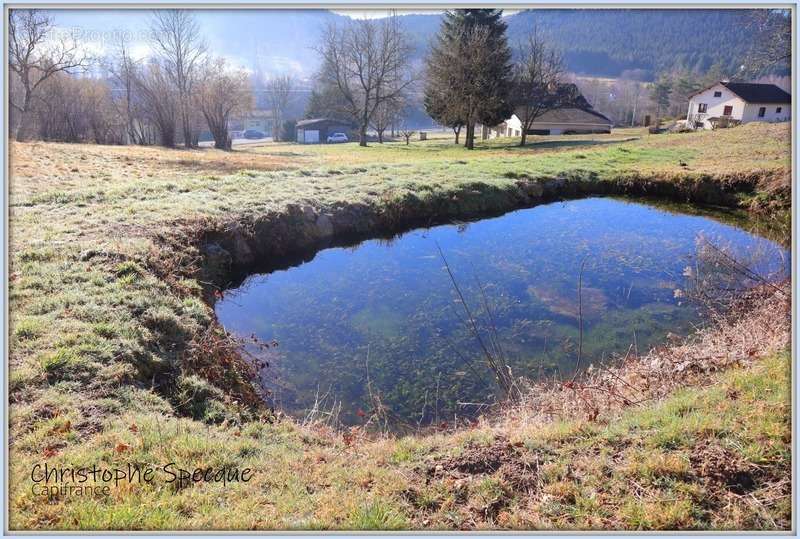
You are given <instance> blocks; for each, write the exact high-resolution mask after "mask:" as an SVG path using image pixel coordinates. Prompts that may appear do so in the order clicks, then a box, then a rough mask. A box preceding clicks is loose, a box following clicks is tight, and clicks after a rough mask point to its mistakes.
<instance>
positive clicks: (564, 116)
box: [486, 107, 613, 138]
mask: <svg viewBox="0 0 800 539" xmlns="http://www.w3.org/2000/svg"><path fill="white" fill-rule="evenodd" d="M522 115H523V113H522V112H518V113H514V114H512V115H511V118H509V119H508V120H506V121H505V122H503V123H501V124H500V125H498V126H495V127H491V128H488V130H487V133H486V134H487V136H488V138H495V137H518V136H520V135H522V119H521V116H522ZM612 125H613V122H612V121H611V120H609V119H608V118H606V117H605V116H603V115H602V114H600V113H599V112H597V111H595V110H593V109H591V108H578V107H570V108H561V109H554V110H548V111H546V112H544V113H543V114H542V115H541V116H538V117H537V118H536V119H535V120H534V121H533V123H532V124H531V126H530V128H529V129H528V134H529V135H577V134H583V133H610V132H611V126H612Z"/></svg>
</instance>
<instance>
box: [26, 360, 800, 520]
mask: <svg viewBox="0 0 800 539" xmlns="http://www.w3.org/2000/svg"><path fill="white" fill-rule="evenodd" d="M790 361H791V360H790V356H789V354H788V353H787V354H778V355H775V356H772V357H770V358H768V359H767V360H765V361H762V362H760V363H758V364H756V365H755V366H753V367H750V368H749V369H736V370H733V371H731V372H729V373H726V374H725V375H723V376H720V377H719V379H718V381H717V383H715V384H713V385H711V386H710V387H707V388H704V389H687V390H683V391H680V392H679V393H677V394H675V395H674V396H673V397H671V398H670V399H668V400H666V401H664V402H661V403H658V404H655V405H652V406H648V407H645V408H641V409H636V410H630V411H628V412H626V413H624V414H623V415H622V417H620V418H619V419H618V420H616V421H614V422H613V423H612V424H601V423H588V422H582V421H569V422H562V423H555V424H550V425H544V426H537V425H533V426H530V427H528V428H520V429H518V430H515V431H513V432H508V431H506V432H496V431H494V430H493V429H491V428H489V427H482V428H476V429H473V430H468V431H462V432H459V433H457V434H447V435H444V434H440V435H432V436H426V437H408V438H401V439H399V440H393V439H387V440H380V441H366V440H360V439H356V440H354V441H349V443H346V440H343V439H342V437H339V436H333V435H325V433H324V432H320V431H312V430H306V429H302V428H300V427H298V426H297V425H295V424H293V423H291V422H282V423H280V424H277V425H267V424H263V423H249V424H247V425H245V426H244V427H241V428H240V427H227V428H225V427H203V426H201V425H199V424H198V423H196V422H192V421H189V420H186V419H175V418H168V417H163V416H161V417H159V416H157V415H155V414H153V413H148V412H145V411H144V410H143V409H142V408H139V409H138V410H137V407H131V408H129V409H127V410H125V411H123V412H121V413H120V415H119V416H118V417H115V418H113V419H110V420H109V428H107V429H106V432H105V433H103V434H100V435H98V436H96V437H93V438H92V439H91V440H90V441H88V442H87V443H85V444H74V443H73V444H70V446H69V447H68V448H67V449H65V450H64V451H62V452H61V453H60V454H59V455H58V456H57V457H54V458H51V459H49V460H48V462H50V463H51V464H58V465H82V464H85V463H93V462H102V463H107V464H108V465H117V466H121V467H124V466H125V465H126V464H127V463H128V462H140V463H153V464H157V463H167V462H173V461H174V462H177V463H179V464H184V465H185V463H192V464H193V465H196V466H203V467H205V466H223V465H228V466H240V467H252V468H254V469H256V470H257V474H256V479H255V480H254V481H253V483H252V484H236V485H232V486H228V487H227V488H225V487H223V486H222V485H205V484H202V485H195V486H191V487H189V488H185V489H183V490H181V491H179V492H175V489H173V488H172V487H171V486H170V485H165V484H163V479H162V481H161V482H159V483H156V486H139V485H135V486H134V487H132V488H131V487H126V488H120V489H118V490H115V491H114V495H113V496H111V497H110V498H101V499H98V500H96V501H94V500H91V499H89V500H84V499H79V500H78V501H74V502H71V503H68V504H63V503H58V504H55V505H46V504H43V503H41V501H40V500H36V499H34V497H33V496H32V495H31V493H30V492H29V490H28V489H29V484H28V482H27V481H26V478H25V477H24V475H25V474H26V473H27V472H26V471H25V470H22V469H20V468H21V467H20V466H17V467H15V468H14V470H15V471H14V474H13V475H12V478H11V485H12V490H11V499H12V503H11V518H12V521H11V523H12V527H15V528H29V527H31V528H33V527H53V528H74V527H83V528H97V529H108V528H125V529H127V528H137V529H138V528H146V529H181V528H197V529H206V528H211V529H229V528H236V529H252V528H260V529H275V528H278V529H290V528H294V529H308V528H325V529H330V528H344V529H391V528H475V527H478V528H512V529H513V528H521V529H554V528H564V529H709V528H713V529H776V528H779V529H786V528H788V527H789V525H790V522H789V519H790V514H791V498H790V497H789V496H788V495H786V494H785V492H786V490H787V487H786V483H787V482H788V481H790V451H791V448H790V436H791V426H790V422H789V402H790V379H789V366H790ZM58 424H59V423H58V422H56V421H54V422H52V424H51V426H52V427H56V426H58ZM63 436H64V437H65V438H70V437H72V435H71V434H69V433H66V434H63ZM119 448H124V449H123V450H119ZM485 463H489V464H488V465H486V464H485ZM162 477H163V476H162Z"/></svg>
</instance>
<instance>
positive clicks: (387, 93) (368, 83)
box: [317, 15, 413, 146]
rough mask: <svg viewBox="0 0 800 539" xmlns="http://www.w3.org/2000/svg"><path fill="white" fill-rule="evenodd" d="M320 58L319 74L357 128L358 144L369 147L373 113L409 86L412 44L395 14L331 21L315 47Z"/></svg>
mask: <svg viewBox="0 0 800 539" xmlns="http://www.w3.org/2000/svg"><path fill="white" fill-rule="evenodd" d="M317 50H318V52H319V54H320V56H321V57H322V68H321V71H320V78H321V80H322V82H323V84H326V85H328V86H330V87H332V88H335V89H336V91H337V92H338V93H339V94H340V96H341V98H342V103H343V105H344V106H345V108H346V111H347V114H348V115H349V116H350V117H351V118H352V119H353V120H354V121H355V122H356V124H357V125H358V129H359V144H360V145H361V146H366V145H367V128H368V127H369V125H370V122H371V121H372V119H373V117H374V115H375V113H376V111H377V110H378V109H379V107H380V106H381V105H382V104H384V103H386V102H387V101H392V100H394V99H396V98H397V97H398V96H400V95H401V94H402V93H403V91H404V90H405V89H406V88H408V86H409V85H410V84H411V82H412V80H413V78H412V76H411V73H410V69H409V57H410V53H411V46H410V44H409V40H408V38H407V37H406V35H405V33H404V32H403V31H402V29H401V27H400V24H399V21H398V20H397V17H396V16H394V15H393V16H391V17H387V18H385V19H380V20H369V19H367V20H355V21H351V22H350V23H348V24H347V25H345V26H343V27H340V26H337V25H335V24H331V25H329V26H328V27H327V28H326V30H325V33H324V37H323V42H322V44H321V46H320V47H319V48H318V49H317Z"/></svg>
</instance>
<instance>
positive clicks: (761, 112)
mask: <svg viewBox="0 0 800 539" xmlns="http://www.w3.org/2000/svg"><path fill="white" fill-rule="evenodd" d="M766 113H767V107H760V108H759V109H758V117H759V118H763V117H764V115H765V114H766Z"/></svg>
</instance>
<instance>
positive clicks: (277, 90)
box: [266, 75, 294, 141]
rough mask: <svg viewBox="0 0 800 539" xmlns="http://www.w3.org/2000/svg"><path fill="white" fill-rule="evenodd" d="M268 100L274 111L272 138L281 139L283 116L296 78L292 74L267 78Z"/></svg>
mask: <svg viewBox="0 0 800 539" xmlns="http://www.w3.org/2000/svg"><path fill="white" fill-rule="evenodd" d="M266 87H267V100H268V101H269V108H270V110H271V111H272V140H274V141H280V140H281V129H282V126H283V117H284V114H285V113H286V109H287V108H288V107H289V102H290V100H291V97H292V89H293V88H294V79H293V78H292V76H291V75H279V76H276V77H271V78H269V79H267V82H266Z"/></svg>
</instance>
